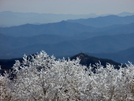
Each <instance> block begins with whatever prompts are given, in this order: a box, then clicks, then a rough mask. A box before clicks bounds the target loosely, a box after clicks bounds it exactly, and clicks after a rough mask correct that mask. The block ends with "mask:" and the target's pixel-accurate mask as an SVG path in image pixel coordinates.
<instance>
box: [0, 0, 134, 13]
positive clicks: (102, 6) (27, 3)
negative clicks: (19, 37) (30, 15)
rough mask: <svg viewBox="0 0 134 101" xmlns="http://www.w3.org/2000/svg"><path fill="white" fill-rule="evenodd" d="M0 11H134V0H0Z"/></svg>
mask: <svg viewBox="0 0 134 101" xmlns="http://www.w3.org/2000/svg"><path fill="white" fill-rule="evenodd" d="M0 11H14V12H36V13H55V14H90V13H96V14H107V13H110V14H118V13H121V12H132V13H134V0H0Z"/></svg>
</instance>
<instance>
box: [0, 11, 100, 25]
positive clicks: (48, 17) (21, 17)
mask: <svg viewBox="0 0 134 101" xmlns="http://www.w3.org/2000/svg"><path fill="white" fill-rule="evenodd" d="M97 16H98V15H96V14H94V13H91V14H85V15H73V14H46V13H42V14H40V13H20V12H11V11H4V12H0V26H1V27H3V26H5V27H8V26H18V25H22V24H35V25H39V24H44V23H54V22H60V21H62V20H68V19H80V18H94V17H97Z"/></svg>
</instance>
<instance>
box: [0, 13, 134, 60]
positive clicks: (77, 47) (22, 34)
mask: <svg viewBox="0 0 134 101" xmlns="http://www.w3.org/2000/svg"><path fill="white" fill-rule="evenodd" d="M10 13H11V12H10ZM124 14H125V13H124ZM129 14H130V13H129ZM120 15H121V14H120ZM23 17H24V15H23ZM0 33H1V34H0V47H2V48H1V49H0V58H1V59H4V58H5V59H6V58H18V57H22V56H23V55H24V53H25V54H27V55H29V54H33V53H36V52H39V51H41V50H44V51H46V52H47V53H48V54H50V55H52V54H54V55H55V56H56V57H65V56H67V57H69V56H73V55H74V54H77V53H80V52H83V53H87V54H88V55H90V56H96V57H100V58H108V59H113V60H115V61H117V62H120V63H126V62H127V61H131V62H134V58H133V57H134V44H133V43H134V15H131V16H123V13H122V16H116V15H108V16H103V17H96V18H87V19H77V20H67V21H60V22H55V23H47V24H39V25H35V24H24V25H20V26H12V27H0Z"/></svg>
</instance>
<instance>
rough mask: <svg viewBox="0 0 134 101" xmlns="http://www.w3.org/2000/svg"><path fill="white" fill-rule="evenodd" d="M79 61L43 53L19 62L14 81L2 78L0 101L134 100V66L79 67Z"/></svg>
mask: <svg viewBox="0 0 134 101" xmlns="http://www.w3.org/2000/svg"><path fill="white" fill-rule="evenodd" d="M79 62H80V60H79V59H77V60H72V61H71V60H70V59H68V60H66V59H64V58H63V59H59V60H56V59H55V57H54V56H51V57H50V56H48V55H47V54H46V53H45V52H44V51H42V52H40V53H39V54H36V55H35V56H31V57H30V58H29V57H27V56H26V55H24V57H23V62H22V63H20V61H16V63H15V64H14V66H13V68H14V71H13V73H14V74H16V76H15V77H14V79H13V80H9V79H8V77H9V76H8V74H5V76H0V88H1V89H0V101H134V66H133V65H132V64H131V63H129V65H127V66H126V67H125V68H120V69H119V70H117V69H114V66H112V65H110V64H107V66H106V68H103V66H102V65H101V64H100V63H99V64H96V67H97V71H96V73H93V72H92V71H91V70H92V68H93V67H91V66H90V67H86V66H82V65H81V64H79Z"/></svg>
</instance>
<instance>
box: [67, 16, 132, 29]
mask: <svg viewBox="0 0 134 101" xmlns="http://www.w3.org/2000/svg"><path fill="white" fill-rule="evenodd" d="M68 21H69V22H74V23H80V24H83V25H86V26H94V27H107V26H111V25H116V24H130V23H132V22H134V15H132V16H125V17H119V16H116V15H109V16H102V17H97V18H88V19H77V20H68Z"/></svg>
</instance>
